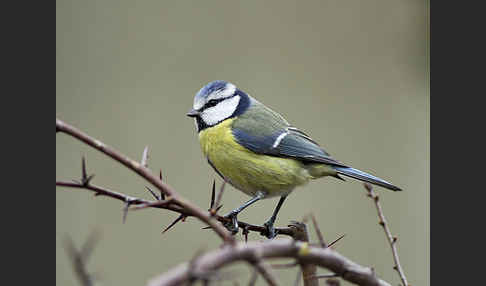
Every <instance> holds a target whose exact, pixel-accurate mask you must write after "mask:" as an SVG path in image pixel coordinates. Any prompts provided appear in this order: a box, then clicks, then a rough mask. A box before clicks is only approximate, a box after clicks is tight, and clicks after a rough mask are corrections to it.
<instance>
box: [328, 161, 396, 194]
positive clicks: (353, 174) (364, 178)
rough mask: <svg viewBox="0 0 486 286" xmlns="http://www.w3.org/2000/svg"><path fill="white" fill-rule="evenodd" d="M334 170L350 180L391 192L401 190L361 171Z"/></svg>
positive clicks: (341, 168) (337, 168)
mask: <svg viewBox="0 0 486 286" xmlns="http://www.w3.org/2000/svg"><path fill="white" fill-rule="evenodd" d="M334 169H335V170H336V171H337V173H338V174H341V175H344V176H348V177H351V178H354V179H357V180H360V181H364V182H368V183H371V184H375V185H378V186H382V187H384V188H387V189H389V190H392V191H401V190H402V189H400V188H399V187H397V186H394V185H392V184H390V183H388V182H387V181H385V180H383V179H380V178H378V177H375V176H373V175H370V174H368V173H365V172H363V171H360V170H357V169H354V168H349V167H338V166H334Z"/></svg>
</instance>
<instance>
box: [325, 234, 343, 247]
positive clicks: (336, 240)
mask: <svg viewBox="0 0 486 286" xmlns="http://www.w3.org/2000/svg"><path fill="white" fill-rule="evenodd" d="M345 236H346V234H343V235H341V236H340V237H338V238H337V239H335V240H334V241H333V242H331V243H329V245H328V246H327V247H331V246H333V245H334V244H335V243H336V242H338V241H340V240H341V239H342V238H343V237H345Z"/></svg>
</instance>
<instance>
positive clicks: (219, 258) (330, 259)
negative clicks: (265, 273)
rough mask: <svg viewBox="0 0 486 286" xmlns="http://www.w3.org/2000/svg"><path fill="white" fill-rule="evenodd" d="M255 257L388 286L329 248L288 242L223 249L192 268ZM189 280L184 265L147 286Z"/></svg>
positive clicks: (202, 270)
mask: <svg viewBox="0 0 486 286" xmlns="http://www.w3.org/2000/svg"><path fill="white" fill-rule="evenodd" d="M255 255H257V256H258V257H260V258H261V259H271V258H294V259H296V260H297V262H298V263H300V264H314V265H317V266H320V267H324V268H327V269H329V270H330V271H332V272H334V273H336V274H337V275H339V276H340V277H342V278H343V279H344V280H347V281H349V282H352V283H355V284H358V285H365V286H366V285H373V286H385V285H388V286H390V284H388V283H387V282H385V281H383V280H381V279H378V278H377V277H376V276H375V274H374V272H373V271H372V270H371V269H370V268H368V267H364V266H361V265H359V264H357V263H355V262H353V261H351V260H349V259H348V258H346V257H344V256H342V255H340V254H339V253H337V252H336V251H334V250H332V249H331V248H322V247H313V246H309V243H307V242H300V241H295V240H291V239H274V240H266V241H264V242H248V243H244V242H240V243H237V244H236V245H235V247H228V246H226V247H222V248H220V249H217V250H213V251H210V252H207V253H205V254H203V255H201V256H199V258H198V259H197V261H196V262H194V263H193V264H192V268H193V270H195V271H197V273H205V272H207V271H214V270H217V269H220V268H221V267H223V266H225V265H228V264H230V263H233V262H237V261H247V262H249V263H251V261H252V259H253V258H254V257H255ZM188 278H189V272H188V263H184V264H181V265H179V266H177V267H175V268H173V269H171V270H169V271H168V272H166V273H165V274H162V275H160V276H157V277H155V278H153V279H152V280H150V281H149V283H148V285H149V286H162V285H165V286H168V285H182V284H183V283H185V282H187V281H188Z"/></svg>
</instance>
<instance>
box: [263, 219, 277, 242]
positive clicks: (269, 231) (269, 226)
mask: <svg viewBox="0 0 486 286" xmlns="http://www.w3.org/2000/svg"><path fill="white" fill-rule="evenodd" d="M263 226H264V227H265V229H266V233H264V235H265V236H266V237H267V238H268V239H273V238H274V237H276V236H277V232H276V231H275V227H273V222H272V221H270V220H269V221H267V222H265V223H264V224H263Z"/></svg>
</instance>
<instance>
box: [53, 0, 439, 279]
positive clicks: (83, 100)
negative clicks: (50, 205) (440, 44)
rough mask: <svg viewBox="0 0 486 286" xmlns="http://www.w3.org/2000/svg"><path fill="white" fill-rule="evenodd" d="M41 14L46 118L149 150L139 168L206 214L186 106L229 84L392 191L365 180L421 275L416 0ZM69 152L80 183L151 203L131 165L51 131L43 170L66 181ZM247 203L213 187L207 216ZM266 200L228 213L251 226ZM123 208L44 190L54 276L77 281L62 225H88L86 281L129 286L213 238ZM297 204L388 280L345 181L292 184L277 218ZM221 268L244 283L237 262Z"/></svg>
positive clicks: (424, 229)
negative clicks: (213, 84) (52, 112)
mask: <svg viewBox="0 0 486 286" xmlns="http://www.w3.org/2000/svg"><path fill="white" fill-rule="evenodd" d="M56 18H57V40H56V59H57V63H56V66H57V71H56V80H57V95H56V116H57V117H59V118H60V119H62V120H64V121H66V122H67V123H70V124H73V125H74V126H76V127H78V128H80V129H82V130H83V131H85V132H87V133H88V134H90V135H91V136H94V137H95V138H97V139H99V140H101V141H103V142H104V143H106V144H108V145H110V146H113V147H114V148H116V149H117V150H119V151H121V152H123V153H124V154H126V155H128V156H130V157H131V158H134V159H136V160H139V159H140V158H141V155H142V151H143V149H144V147H145V146H146V145H148V146H149V147H150V157H149V167H150V168H151V169H152V170H153V171H154V172H158V170H159V169H160V168H161V169H162V171H163V174H164V177H165V179H166V181H167V182H168V183H169V184H170V185H171V186H173V187H174V188H175V189H176V190H178V192H180V194H181V195H183V196H184V197H186V198H188V199H190V200H191V201H193V202H194V203H196V204H197V205H199V206H200V207H201V208H207V207H208V206H209V198H210V185H211V183H212V181H213V179H216V180H217V183H218V186H219V184H220V183H221V180H220V179H219V178H218V177H217V176H216V174H215V173H214V172H213V170H212V169H211V168H210V167H209V165H207V163H206V161H205V159H204V158H203V156H202V154H201V151H200V147H199V143H198V140H197V135H196V131H195V126H194V122H193V120H192V119H190V118H188V117H186V116H185V113H186V112H187V111H188V110H189V109H190V108H191V106H192V100H193V96H194V95H195V93H196V92H197V91H198V90H199V89H200V88H201V87H202V86H203V85H205V84H206V83H208V82H209V81H212V80H215V79H223V80H227V81H231V82H233V83H234V84H236V85H237V86H238V87H239V88H241V89H242V90H244V91H246V92H247V93H249V94H250V95H252V96H254V97H255V98H257V99H258V100H260V101H261V102H263V103H264V104H266V105H267V106H269V107H271V108H272V109H274V110H276V111H278V112H280V113H281V114H282V115H283V116H284V117H286V118H287V119H288V120H289V122H291V123H292V124H294V125H295V126H297V127H299V128H301V129H303V130H304V131H306V132H307V133H308V134H310V135H311V136H312V137H313V139H314V140H316V141H317V142H319V143H320V144H321V145H322V146H323V147H324V148H325V149H326V150H327V151H328V152H329V153H330V154H331V155H332V156H334V157H335V158H336V159H338V160H340V161H342V162H344V163H347V164H350V165H352V166H353V167H355V168H359V169H362V170H363V171H368V172H371V173H373V174H375V175H377V176H379V177H381V178H383V179H385V180H389V181H391V182H392V183H394V184H396V185H398V186H400V187H402V188H403V189H404V191H403V192H390V191H388V190H385V189H383V188H379V187H376V188H375V190H376V191H377V192H379V194H380V195H381V202H382V204H383V208H384V211H385V215H386V218H387V220H388V222H389V223H390V225H391V230H392V232H393V234H396V235H397V236H398V238H399V240H398V251H399V254H400V258H401V262H402V266H403V269H404V271H405V273H406V275H407V278H408V279H409V282H410V283H411V284H412V285H428V284H429V279H430V277H429V274H430V271H429V261H430V257H429V246H430V242H429V241H430V235H429V153H430V152H429V142H430V141H429V136H430V130H429V92H428V91H429V87H428V81H429V80H428V19H427V18H428V3H426V2H425V1H415V0H409V1H403V0H400V1H399V0H387V1H384V0H382V1H379V0H371V1H327V0H326V1H299V2H297V1H238V2H237V1H118V0H116V1H115V0H87V1H74V0H58V1H57V11H56ZM83 155H85V156H86V158H87V165H88V172H89V173H95V174H96V177H95V178H94V181H93V182H94V183H95V184H98V185H102V186H105V187H109V188H112V189H113V190H117V191H119V192H123V193H126V194H129V195H132V196H137V197H143V198H147V199H148V198H150V195H149V193H148V192H147V191H146V190H145V189H144V186H145V185H146V183H145V182H144V181H143V180H141V179H140V178H139V177H138V176H137V175H135V174H134V173H132V172H130V171H128V170H126V168H124V167H123V166H121V165H119V164H117V163H115V162H114V161H112V160H111V159H109V158H107V157H106V156H104V155H102V154H101V153H99V152H97V151H94V150H92V149H91V148H89V147H87V146H84V145H83V144H81V143H80V142H78V141H77V140H74V139H72V138H70V137H68V136H66V135H64V134H56V179H57V180H69V179H77V178H79V177H80V174H81V170H80V166H81V157H82V156H83ZM247 199H248V197H246V196H245V195H243V194H242V193H240V192H239V191H236V190H235V189H233V188H232V187H228V188H227V189H226V192H225V195H224V198H223V204H224V207H223V210H222V211H223V212H227V211H229V210H231V209H232V208H234V207H236V206H238V205H239V204H240V203H241V202H243V201H244V200H247ZM276 203H277V199H269V200H265V201H262V202H259V203H257V204H256V205H254V206H252V207H250V208H249V209H247V210H246V211H244V212H243V213H242V214H241V215H240V219H242V220H245V221H249V222H251V223H255V224H258V223H263V222H264V221H265V220H266V219H267V218H268V216H270V214H271V212H272V210H273V208H274V206H275V204H276ZM122 208H123V204H122V203H121V202H119V201H115V200H112V199H108V198H103V197H97V198H95V197H94V196H93V195H92V193H89V192H87V191H84V190H77V189H66V188H59V187H57V188H56V283H57V284H58V285H79V283H78V281H77V280H76V277H75V275H74V273H73V271H72V269H71V264H70V262H69V260H68V258H67V255H66V252H65V250H64V248H63V240H64V238H65V237H66V236H68V235H69V236H71V237H72V238H73V240H74V242H75V244H76V245H77V246H78V247H79V246H80V245H81V244H82V243H83V242H84V241H85V240H86V238H87V237H88V236H89V234H90V233H91V232H92V231H94V230H98V231H100V233H101V240H100V241H99V243H98V244H97V246H96V248H95V250H94V253H93V255H92V257H91V258H90V260H89V263H88V269H89V270H90V271H93V272H96V273H97V277H99V278H100V279H101V281H100V283H101V285H144V284H145V283H146V282H147V281H148V279H150V278H152V277H154V276H156V275H157V274H160V273H163V272H164V271H167V270H168V269H170V268H171V267H173V266H176V265H177V264H179V263H181V262H184V261H188V260H190V259H191V257H193V255H194V254H195V253H196V252H197V251H198V250H210V249H214V248H216V247H218V246H219V245H220V240H219V239H218V237H217V236H216V235H215V234H214V233H212V232H211V231H208V230H201V227H202V226H203V225H202V224H201V223H199V222H198V221H196V220H195V219H188V220H187V221H186V222H184V223H181V224H180V225H178V226H176V227H175V228H174V229H173V230H171V231H170V232H168V233H166V234H164V235H161V229H163V228H164V227H165V226H166V225H168V224H169V223H170V222H171V221H172V220H173V219H174V218H176V216H177V215H176V214H174V213H170V212H168V211H160V210H154V209H149V210H144V211H138V212H131V213H129V214H128V218H127V221H126V223H125V224H122ZM310 212H313V213H314V214H315V216H316V218H317V220H318V222H319V225H320V227H321V229H322V231H323V234H324V237H325V239H327V240H328V241H331V240H333V239H335V238H337V237H338V236H339V235H341V234H346V237H345V238H344V239H343V240H341V241H340V242H339V243H338V244H337V246H336V250H337V251H339V252H340V253H341V254H343V255H345V256H347V257H348V258H350V259H352V260H354V261H355V262H357V263H360V264H362V265H367V266H372V267H374V269H375V271H376V273H377V275H378V276H379V277H381V278H383V279H385V280H387V281H389V282H390V283H391V284H392V285H397V284H398V283H399V282H400V281H399V278H398V275H397V274H396V272H395V271H394V270H393V269H392V266H393V260H392V255H391V251H390V248H389V245H388V244H387V242H386V239H385V235H384V233H383V231H382V229H381V227H379V225H378V217H377V215H376V210H375V207H374V205H373V203H372V201H371V200H370V199H368V198H367V197H366V196H365V190H364V189H363V187H362V185H361V184H360V183H358V182H356V181H353V180H351V179H348V180H347V182H342V181H339V180H336V179H333V178H324V179H320V180H317V181H314V182H311V183H310V184H309V185H307V186H305V187H301V188H298V189H296V190H295V192H294V193H292V194H291V195H290V197H289V199H288V200H287V201H286V203H285V205H284V206H283V208H282V210H281V212H280V215H279V218H278V220H277V225H278V226H285V225H286V224H287V223H288V222H289V221H290V220H300V219H302V217H303V216H304V215H306V214H308V213H310ZM311 231H312V238H313V240H314V241H315V240H316V236H315V233H314V232H313V229H312V228H311ZM238 238H239V239H241V235H239V236H238ZM250 239H251V240H260V239H262V238H261V237H259V236H258V235H256V234H252V235H250ZM230 269H231V270H232V271H233V275H234V276H235V278H238V279H239V282H240V285H246V284H247V281H248V279H249V276H250V273H251V271H250V270H249V268H248V267H247V266H246V265H244V264H242V265H236V266H234V267H231V268H230ZM275 272H276V273H277V274H278V276H279V279H280V281H281V282H282V285H293V283H294V282H293V281H294V279H295V277H296V274H297V269H295V268H294V269H290V270H275ZM319 273H326V270H325V269H320V270H319ZM258 282H259V285H264V283H263V280H262V279H261V278H259V279H258ZM322 283H323V284H324V281H322ZM343 284H344V285H348V284H347V283H343ZM222 285H233V284H231V282H224V283H222Z"/></svg>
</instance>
